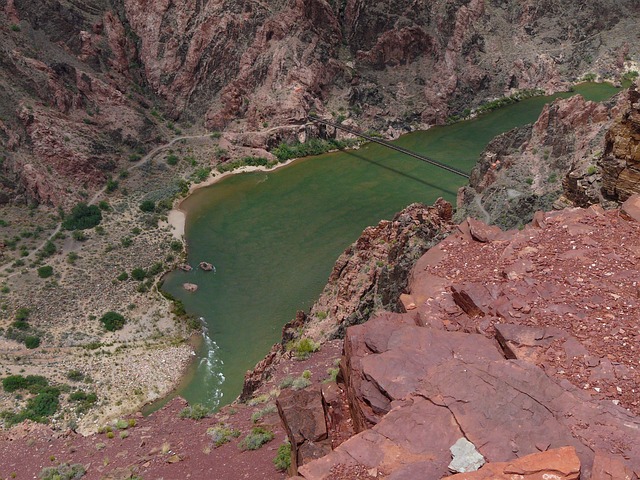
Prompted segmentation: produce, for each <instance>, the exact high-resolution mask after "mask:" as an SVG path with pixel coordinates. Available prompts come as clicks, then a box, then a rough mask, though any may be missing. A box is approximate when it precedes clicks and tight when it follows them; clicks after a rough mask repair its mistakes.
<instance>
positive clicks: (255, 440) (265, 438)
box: [238, 427, 274, 450]
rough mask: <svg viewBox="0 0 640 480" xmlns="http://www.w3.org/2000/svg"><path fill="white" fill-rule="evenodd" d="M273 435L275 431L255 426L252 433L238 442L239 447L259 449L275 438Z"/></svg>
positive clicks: (241, 448) (242, 448)
mask: <svg viewBox="0 0 640 480" xmlns="http://www.w3.org/2000/svg"><path fill="white" fill-rule="evenodd" d="M273 437H274V435H273V432H271V431H270V430H267V429H266V428H262V427H254V428H253V429H251V433H249V434H248V435H247V436H246V437H244V438H243V439H242V440H241V441H240V443H238V448H239V449H240V450H258V449H259V448H260V447H262V445H264V444H265V443H268V442H270V441H271V440H273Z"/></svg>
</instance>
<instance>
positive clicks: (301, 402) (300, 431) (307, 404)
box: [276, 388, 331, 471]
mask: <svg viewBox="0 0 640 480" xmlns="http://www.w3.org/2000/svg"><path fill="white" fill-rule="evenodd" d="M276 404H277V406H278V412H279V414H280V419H281V420H282V423H283V425H284V428H285V430H286V431H287V436H288V437H289V442H290V443H291V459H292V470H293V471H295V469H296V468H297V466H300V465H304V464H305V463H308V462H309V461H310V460H312V459H315V458H320V457H322V456H324V455H326V454H327V453H329V452H330V451H331V442H330V440H329V439H328V435H327V423H326V420H325V411H324V405H323V402H322V392H321V391H320V390H319V389H317V388H307V389H305V390H286V391H285V392H283V393H282V394H281V395H280V396H279V397H278V400H277V402H276Z"/></svg>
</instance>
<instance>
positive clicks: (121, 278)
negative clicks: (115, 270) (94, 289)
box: [116, 272, 129, 282]
mask: <svg viewBox="0 0 640 480" xmlns="http://www.w3.org/2000/svg"><path fill="white" fill-rule="evenodd" d="M116 278H117V279H118V280H119V281H121V282H124V281H125V280H128V279H129V274H128V273H127V272H122V273H121V274H120V275H118V276H117V277H116Z"/></svg>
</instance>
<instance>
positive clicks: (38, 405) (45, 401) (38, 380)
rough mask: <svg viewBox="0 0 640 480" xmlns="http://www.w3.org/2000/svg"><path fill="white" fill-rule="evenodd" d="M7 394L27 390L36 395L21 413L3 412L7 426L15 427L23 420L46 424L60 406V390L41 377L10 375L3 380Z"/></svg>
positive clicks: (1, 415) (0, 415)
mask: <svg viewBox="0 0 640 480" xmlns="http://www.w3.org/2000/svg"><path fill="white" fill-rule="evenodd" d="M2 386H3V388H4V390H5V391H6V392H9V393H11V392H15V391H18V390H26V391H27V392H29V393H30V394H32V395H34V396H33V397H31V398H30V399H29V400H27V405H26V407H25V408H24V409H22V410H21V411H19V412H17V413H16V412H11V411H7V410H5V411H3V412H1V413H0V417H2V418H3V419H4V421H5V424H6V425H7V426H11V425H15V424H17V423H20V422H22V421H23V420H27V419H29V420H32V421H34V422H40V423H46V422H47V419H48V418H49V417H50V416H51V415H53V414H54V413H56V411H57V410H58V407H59V406H60V389H59V388H56V387H51V386H50V385H49V382H48V380H47V379H46V378H45V377H42V376H40V375H27V376H26V377H23V376H22V375H10V376H8V377H5V378H4V379H2Z"/></svg>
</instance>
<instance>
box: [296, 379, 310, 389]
mask: <svg viewBox="0 0 640 480" xmlns="http://www.w3.org/2000/svg"><path fill="white" fill-rule="evenodd" d="M309 385H311V380H309V379H308V378H304V377H298V378H296V379H294V380H293V383H292V384H291V388H292V389H293V390H303V389H305V388H307V387H308V386H309Z"/></svg>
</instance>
